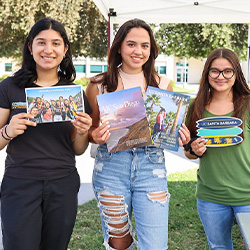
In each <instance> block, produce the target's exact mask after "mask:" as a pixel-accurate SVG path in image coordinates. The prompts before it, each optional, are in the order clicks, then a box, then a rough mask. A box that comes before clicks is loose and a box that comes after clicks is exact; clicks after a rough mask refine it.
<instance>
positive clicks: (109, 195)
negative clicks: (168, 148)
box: [93, 144, 170, 250]
mask: <svg viewBox="0 0 250 250" xmlns="http://www.w3.org/2000/svg"><path fill="white" fill-rule="evenodd" d="M93 187H94V191H95V195H96V198H97V202H98V207H99V210H100V215H101V221H102V230H103V236H104V246H105V247H106V250H113V249H114V248H112V247H111V246H110V244H109V239H110V237H116V238H122V237H124V236H126V235H128V234H130V235H131V236H132V238H133V243H132V244H131V245H130V246H129V247H128V248H127V249H128V250H130V249H133V248H134V247H135V245H137V241H136V240H135V238H134V230H133V229H132V224H131V216H132V209H133V213H134V218H135V223H136V233H137V239H138V246H139V250H149V249H154V250H166V249H167V248H168V207H169V198H170V194H169V193H168V187H167V176H166V168H165V157H164V152H163V150H162V149H160V148H156V147H153V146H145V147H139V148H133V149H128V150H124V151H119V152H116V153H109V152H108V151H107V147H106V144H105V145H100V146H99V148H98V150H97V155H96V159H95V167H94V171H93Z"/></svg>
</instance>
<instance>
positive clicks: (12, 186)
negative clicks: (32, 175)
mask: <svg viewBox="0 0 250 250" xmlns="http://www.w3.org/2000/svg"><path fill="white" fill-rule="evenodd" d="M79 187H80V178H79V175H78V173H77V171H74V172H72V173H71V174H70V175H68V176H66V177H64V178H61V179H56V180H49V181H47V180H46V181H36V180H26V179H17V178H12V177H8V176H4V178H3V181H2V186H1V219H2V231H3V246H4V249H5V250H66V249H67V246H68V243H69V241H70V237H71V234H72V231H73V227H74V224H75V218H76V213H77V205H78V202H77V194H78V191H79Z"/></svg>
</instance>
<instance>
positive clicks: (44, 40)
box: [29, 29, 67, 74]
mask: <svg viewBox="0 0 250 250" xmlns="http://www.w3.org/2000/svg"><path fill="white" fill-rule="evenodd" d="M29 49H30V51H31V52H32V54H33V58H34V60H35V62H36V69H37V73H38V74H39V73H40V72H43V71H46V72H47V71H49V70H55V71H57V68H58V66H59V65H60V63H61V61H62V60H63V57H64V55H65V53H66V52H67V47H65V45H64V41H63V39H62V37H61V35H60V34H59V33H58V32H57V31H55V30H52V29H48V30H43V31H41V32H40V33H38V35H37V36H36V37H35V38H34V40H33V42H32V46H29Z"/></svg>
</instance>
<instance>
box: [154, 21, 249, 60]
mask: <svg viewBox="0 0 250 250" xmlns="http://www.w3.org/2000/svg"><path fill="white" fill-rule="evenodd" d="M247 32H248V26H247V25H246V24H214V23H212V24H208V23H206V24H203V23H192V24H183V23H180V24H160V25H159V28H158V30H157V31H156V32H155V37H156V40H157V42H158V44H159V45H160V48H161V52H163V53H164V54H167V55H175V56H177V57H184V56H185V57H187V58H190V57H194V58H202V57H207V55H208V54H209V53H210V52H211V51H212V50H214V49H217V48H221V47H225V48H229V49H232V50H234V51H235V52H236V53H237V54H238V56H239V57H240V58H241V59H246V57H247Z"/></svg>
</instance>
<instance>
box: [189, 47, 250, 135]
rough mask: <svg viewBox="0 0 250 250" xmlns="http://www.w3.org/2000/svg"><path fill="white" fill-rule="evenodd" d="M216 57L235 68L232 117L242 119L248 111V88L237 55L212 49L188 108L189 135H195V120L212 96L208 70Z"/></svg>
mask: <svg viewBox="0 0 250 250" xmlns="http://www.w3.org/2000/svg"><path fill="white" fill-rule="evenodd" d="M217 58H225V59H227V60H228V61H229V62H230V63H231V64H232V65H233V68H234V69H235V75H236V79H235V82H234V85H233V87H232V94H233V105H234V111H233V115H232V116H233V117H237V118H239V119H242V120H244V114H245V112H246V111H248V112H249V100H250V89H249V87H248V85H247V82H246V79H245V77H244V75H243V72H242V69H241V66H240V62H239V58H238V56H237V55H236V54H235V53H234V52H233V51H232V50H230V49H225V48H220V49H216V50H213V51H212V52H211V53H210V54H209V55H208V57H207V60H206V63H205V65H204V69H203V72H202V76H201V80H200V88H199V91H198V93H197V96H196V98H195V100H194V102H193V103H192V104H191V106H190V108H189V115H188V117H189V119H188V120H189V122H188V124H187V127H188V129H189V130H190V133H191V137H196V136H197V135H196V133H197V132H196V130H197V128H196V121H197V120H199V119H202V118H203V114H204V110H205V107H206V106H207V105H208V104H209V103H210V102H211V100H212V98H213V90H212V87H211V85H210V84H209V81H208V70H209V68H210V65H211V64H212V62H213V61H214V60H215V59H217Z"/></svg>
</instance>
